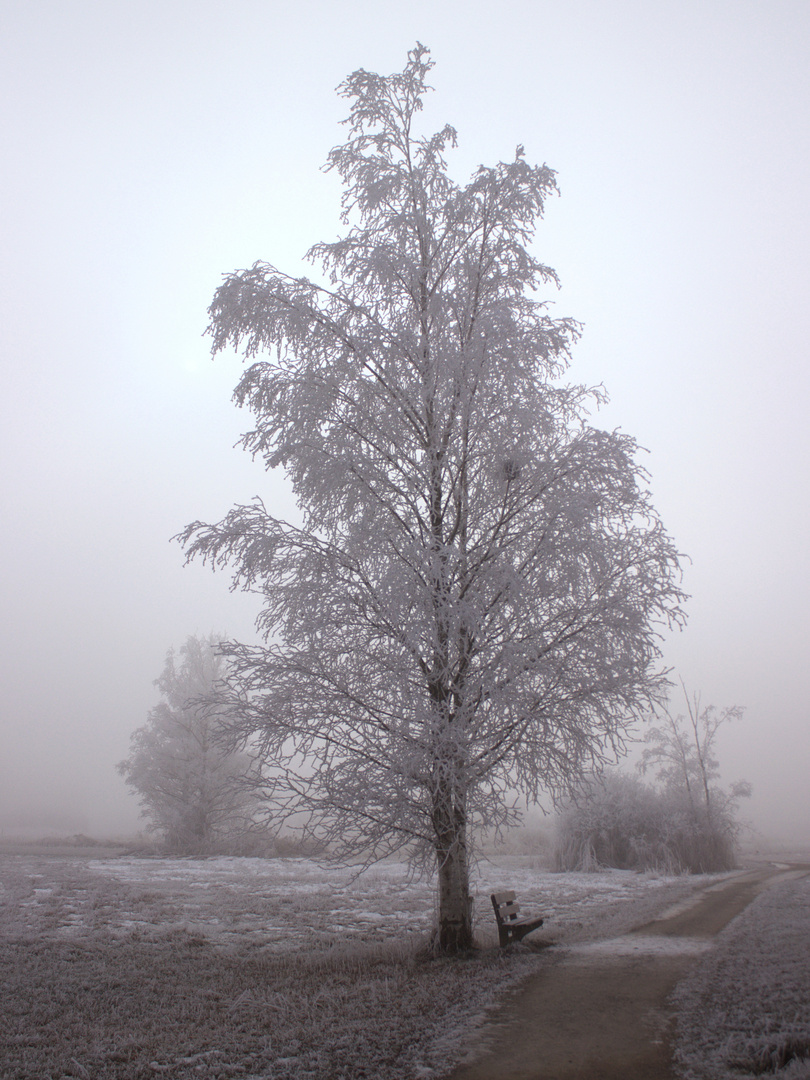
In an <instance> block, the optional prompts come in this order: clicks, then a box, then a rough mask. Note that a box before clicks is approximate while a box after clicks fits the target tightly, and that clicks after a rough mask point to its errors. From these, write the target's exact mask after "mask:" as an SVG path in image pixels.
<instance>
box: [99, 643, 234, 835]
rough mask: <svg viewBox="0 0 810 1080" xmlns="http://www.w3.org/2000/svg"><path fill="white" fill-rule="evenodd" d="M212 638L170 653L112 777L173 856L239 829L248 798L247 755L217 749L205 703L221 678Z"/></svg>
mask: <svg viewBox="0 0 810 1080" xmlns="http://www.w3.org/2000/svg"><path fill="white" fill-rule="evenodd" d="M225 671H226V660H225V658H224V656H223V655H222V654H221V652H220V651H219V639H218V638H216V637H213V636H212V637H209V638H203V639H201V638H197V637H189V638H188V639H187V641H186V643H185V645H183V646H182V647H181V649H180V656H179V662H178V658H177V657H176V656H175V653H174V651H173V650H170V651H169V653H168V655H167V657H166V664H165V666H164V668H163V672H162V674H161V676H160V678H158V679H156V680H155V686H157V687H158V689H159V690H160V693H161V696H162V698H163V700H162V701H160V702H159V704H157V705H156V706H155V707H154V708H153V709H151V710H150V711H149V718H148V721H147V723H146V724H145V725H144V726H143V727H141V728H138V729H137V731H134V732H133V734H132V738H131V743H130V753H129V757H128V758H126V760H124V761H122V762H121V763H120V764H119V765H118V771H119V772H120V773H121V774H122V775H123V776H124V777H125V778H126V782H127V784H128V785H129V786H130V787H131V788H132V789H133V790H134V791H135V792H137V794H138V796H139V797H140V800H141V805H142V807H143V809H142V815H143V816H144V817H145V818H147V819H148V821H149V828H150V829H152V830H154V831H156V832H160V833H161V834H162V835H163V836H164V838H165V840H166V843H167V844H168V846H169V847H170V848H171V849H172V850H174V851H184V852H200V851H205V850H208V849H209V848H210V847H211V845H212V844H215V843H216V842H217V841H221V840H222V839H223V838H224V837H227V836H232V835H233V834H234V833H235V832H238V831H240V830H242V829H244V827H245V824H246V821H247V820H248V808H249V806H250V804H251V802H252V800H253V795H252V794H250V793H249V792H248V790H247V789H246V787H245V785H244V784H243V779H244V778H245V776H246V774H247V773H248V771H249V768H250V758H249V757H248V756H247V755H246V754H242V753H234V752H232V751H228V750H226V749H224V748H223V746H222V744H221V742H219V741H218V740H217V738H216V734H217V732H216V728H217V723H218V718H217V716H216V714H215V713H214V712H212V710H211V708H210V707H209V706H207V705H206V704H205V702H204V700H203V699H204V698H205V695H209V694H211V692H212V691H213V690H214V688H215V687H216V686H217V685H218V683H219V681H220V680H221V679H222V678H223V677H224V675H225Z"/></svg>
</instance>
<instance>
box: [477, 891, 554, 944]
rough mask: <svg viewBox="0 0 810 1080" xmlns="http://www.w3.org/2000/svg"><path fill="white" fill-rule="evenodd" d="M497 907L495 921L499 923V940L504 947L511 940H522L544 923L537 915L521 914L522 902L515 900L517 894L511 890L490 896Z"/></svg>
mask: <svg viewBox="0 0 810 1080" xmlns="http://www.w3.org/2000/svg"><path fill="white" fill-rule="evenodd" d="M490 899H491V900H492V906H493V908H494V909H495V921H496V922H497V924H498V941H499V943H500V945H501V947H503V946H504V945H508V944H509V943H510V941H520V940H521V938H525V937H526V935H527V934H530V933H531V932H532V930H536V929H537V927H538V926H542V925H543V920H542V919H541V918H540V917H539V916H537V915H535V916H528V915H521V914H520V904H519V903H518V902H517V900H515V894H514V893H513V892H511V891H509V892H496V893H493V894H492V896H491V897H490Z"/></svg>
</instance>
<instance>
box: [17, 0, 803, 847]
mask: <svg viewBox="0 0 810 1080" xmlns="http://www.w3.org/2000/svg"><path fill="white" fill-rule="evenodd" d="M492 12H493V8H492V6H491V5H489V4H483V3H480V2H478V0H464V2H463V3H462V2H461V0H448V2H446V3H443V4H441V5H436V4H432V3H427V2H423V0H416V2H413V3H410V4H407V5H406V4H403V5H399V6H398V7H397V8H396V9H395V8H394V7H393V6H392V5H386V6H384V7H383V8H380V7H379V6H378V7H377V8H375V9H373V10H372V8H371V7H370V6H369V5H365V4H360V3H356V2H354V3H339V4H335V3H327V2H325V0H320V2H316V0H309V2H307V0H303V2H301V3H299V4H297V5H290V4H281V3H278V2H275V0H229V2H228V3H227V4H226V3H224V2H215V0H197V2H196V3H193V4H192V3H187V2H181V0H168V2H166V0H164V2H162V3H160V4H158V3H155V2H152V0H143V2H141V3H139V4H98V3H95V2H92V3H91V2H89V0H72V2H71V3H70V4H62V3H56V2H49V0H42V2H40V3H37V4H35V5H33V4H25V3H23V2H21V0H11V2H10V3H7V4H6V5H5V6H4V9H3V13H2V15H0V124H1V125H2V145H3V154H2V164H0V192H1V194H2V205H3V211H4V212H3V218H4V223H3V243H2V248H1V249H0V267H2V270H1V272H2V288H1V289H0V309H1V310H0V363H1V364H2V397H1V398H0V447H1V448H2V450H1V451H0V452H1V453H2V471H1V472H0V485H2V489H1V493H0V497H1V498H2V504H1V505H2V529H0V557H1V559H2V563H1V564H0V565H2V581H1V583H0V588H1V589H2V592H1V593H0V610H1V611H2V621H1V622H0V634H2V647H1V648H0V665H2V667H1V674H0V709H1V710H2V712H1V713H0V830H2V832H3V833H4V834H6V835H14V834H17V833H21V832H24V831H28V832H40V833H41V832H48V831H50V832H56V833H71V832H79V831H81V832H88V833H91V834H94V835H98V836H109V835H114V834H124V833H128V832H132V831H134V830H136V829H137V828H138V827H139V819H138V811H137V804H136V802H135V800H134V799H133V798H132V797H131V795H129V794H128V792H127V791H126V789H125V787H124V784H123V781H122V779H121V778H120V777H119V776H118V775H117V774H116V772H115V768H114V766H115V763H116V762H117V761H119V760H121V758H123V757H124V756H125V755H126V753H127V749H128V744H129V737H130V734H131V732H132V731H133V729H135V728H136V727H138V726H139V725H141V724H142V723H143V722H144V721H145V719H146V714H147V711H148V709H149V707H150V706H151V705H152V704H154V703H155V701H156V693H157V692H156V690H155V688H154V687H153V685H152V681H153V680H154V679H155V678H157V676H158V675H159V674H160V671H161V668H162V665H163V660H164V656H165V653H166V651H167V649H168V648H169V647H170V646H171V645H175V646H179V645H180V644H182V642H183V641H184V640H185V638H186V637H187V636H188V635H189V634H193V633H199V634H207V633H209V632H212V631H215V632H227V633H228V634H230V635H232V636H236V637H242V638H244V639H247V638H252V636H253V629H252V626H253V618H254V616H255V614H256V613H257V610H258V608H257V601H256V599H255V598H252V597H250V596H244V595H241V594H232V593H230V592H229V589H228V579H227V577H226V576H224V575H221V574H220V575H214V574H211V573H210V572H209V571H207V570H205V569H204V568H202V567H199V566H193V567H184V566H183V555H182V552H181V550H180V548H179V547H178V545H177V544H173V543H171V542H170V537H172V536H173V535H174V534H176V533H177V532H178V531H179V530H180V529H181V528H182V527H183V526H184V525H185V524H187V523H188V522H189V521H191V520H194V519H197V518H201V519H208V520H218V519H219V518H220V517H221V516H222V515H223V514H224V513H225V512H226V511H227V510H228V508H229V507H230V506H231V505H232V504H233V503H234V502H237V501H245V500H249V499H250V498H251V497H253V496H254V495H256V494H261V495H262V496H263V497H264V498H265V501H266V502H267V503H268V505H270V506H273V507H274V508H276V509H277V510H280V511H281V512H284V513H293V512H294V507H293V504H292V502H291V500H290V496H289V492H288V490H287V488H286V486H285V483H284V480H283V478H281V477H277V476H275V475H273V476H268V475H265V474H264V473H263V472H262V470H261V467H260V466H259V465H258V464H255V463H252V462H251V461H250V459H249V458H248V457H247V455H245V454H244V453H243V452H241V451H240V450H238V449H235V448H234V446H233V444H234V443H235V441H236V439H237V438H238V436H239V434H240V432H241V431H242V430H243V429H245V428H246V427H247V426H248V422H249V421H248V418H247V417H246V416H243V415H240V413H239V412H238V410H236V409H235V407H234V406H233V405H232V404H231V402H230V394H231V391H232V389H233V386H234V385H235V383H236V380H237V377H238V372H239V370H240V363H239V361H238V360H237V359H236V358H233V357H230V358H229V357H224V358H223V357H221V358H218V359H217V360H216V361H214V362H212V361H211V359H210V354H209V344H208V340H207V339H206V338H204V337H203V336H202V335H203V331H204V329H205V326H206V308H207V306H208V304H209V302H210V300H211V297H212V295H213V292H214V290H215V288H216V287H217V285H218V283H219V281H220V280H221V277H222V275H223V274H225V273H226V272H228V271H231V270H233V269H236V268H241V267H245V266H248V265H250V264H252V263H253V262H254V261H255V260H257V259H264V260H267V261H271V262H273V263H274V264H276V265H277V266H279V267H281V268H283V269H285V270H287V271H289V272H292V273H297V272H305V268H304V266H303V264H302V263H301V258H302V256H303V254H304V253H305V251H306V250H307V249H308V248H309V246H310V245H311V244H313V243H314V242H316V241H318V240H329V239H332V238H334V236H335V235H336V233H337V231H338V228H339V223H338V210H339V197H340V191H339V187H338V183H337V180H336V178H335V177H334V176H333V175H331V174H325V173H323V172H322V171H321V166H322V164H323V162H324V160H325V158H326V154H327V152H328V151H329V149H330V148H331V147H332V146H333V145H334V144H335V143H337V142H338V141H340V140H341V138H342V129H341V128H340V127H339V126H338V122H339V121H340V120H341V119H342V118H343V116H344V115H345V112H346V103H345V102H343V101H341V100H339V99H338V98H337V96H336V95H335V93H334V88H335V86H337V84H338V83H339V82H340V81H341V80H342V79H343V78H344V77H345V76H346V75H347V74H348V73H349V72H351V71H353V70H354V69H356V68H358V67H365V68H368V69H370V70H376V71H382V72H390V71H396V70H401V68H402V67H403V65H404V61H405V56H406V52H407V50H408V49H409V48H410V47H412V46H413V44H414V43H415V41H416V40H417V39H419V40H421V41H423V42H424V43H425V44H427V45H428V46H429V47H430V48H431V50H432V55H433V59H434V60H435V61H436V65H437V66H436V68H435V70H434V72H433V79H432V82H433V85H434V86H435V88H436V93H435V94H434V95H433V96H432V99H431V101H430V104H429V106H428V108H427V109H426V117H425V123H426V125H429V126H430V128H431V130H434V129H436V128H438V127H439V126H440V125H441V124H443V123H444V122H450V123H452V124H453V125H454V126H455V127H456V128H457V129H458V132H459V144H460V145H459V149H458V150H457V151H455V152H453V153H452V155H451V156H450V165H451V170H452V172H453V174H454V175H455V176H456V177H457V178H458V179H459V180H462V181H463V180H466V179H467V177H468V176H469V174H470V173H471V172H472V170H473V169H474V168H475V167H476V166H477V165H478V164H479V162H485V163H487V164H491V163H494V162H495V161H497V160H500V159H507V160H508V159H509V158H510V157H511V156H512V154H513V153H514V148H515V146H516V145H517V144H518V143H523V144H524V145H525V147H526V153H527V158H528V160H529V161H532V162H534V161H538V162H542V161H545V162H547V163H548V164H549V165H550V166H551V167H552V168H554V169H556V170H557V171H558V179H559V184H560V188H561V192H562V197H561V198H560V199H555V200H553V201H552V202H551V203H550V204H549V206H548V208H547V214H546V220H545V223H544V224H543V225H541V227H540V229H539V232H538V240H537V245H536V247H537V251H538V254H539V256H540V257H541V258H542V259H543V260H544V261H545V262H547V263H548V264H550V265H551V266H553V267H555V268H556V269H557V271H558V273H559V274H560V277H561V281H562V290H561V292H560V293H559V294H555V295H554V296H553V297H551V299H553V301H554V304H555V308H554V312H555V314H557V315H571V316H573V317H575V318H577V319H579V320H581V321H582V322H583V323H584V324H585V332H584V336H583V339H582V341H581V343H580V345H579V347H578V349H577V351H576V354H575V360H574V364H573V367H572V370H571V377H572V378H573V379H575V380H577V381H582V382H587V383H600V382H604V384H605V386H606V387H607V389H608V391H609V393H610V395H611V402H610V404H609V405H608V406H606V407H605V408H604V409H603V410H602V411H601V413H600V414H599V416H598V417H597V418H596V422H597V423H598V424H600V425H601V426H604V427H610V428H612V427H621V428H622V429H624V430H626V431H627V432H629V433H630V434H632V435H634V436H635V437H636V438H637V439H638V440H639V442H640V443H641V445H642V446H644V447H645V448H646V449H647V451H648V454H647V456H646V465H647V467H648V468H649V471H650V473H651V477H652V480H651V486H652V491H653V495H654V502H655V505H656V506H657V508H658V509H659V511H660V512H661V515H662V517H663V520H664V522H665V524H666V526H667V528H668V530H669V531H670V533H671V534H672V535H673V536H674V537H675V539H676V541H677V542H678V544H679V546H680V549H681V550H682V551H683V552H684V553H685V554H687V555H688V556H689V559H690V560H691V561H686V560H685V562H684V566H685V571H684V585H685V588H686V590H687V592H688V593H690V594H691V600H690V602H689V605H688V614H689V623H688V626H687V628H686V629H685V630H684V631H683V632H681V633H679V634H676V635H671V636H667V638H666V640H665V643H664V651H665V659H666V662H667V663H668V664H669V665H671V666H672V667H673V668H674V670H675V671H676V672H677V673H678V674H679V675H681V676H682V677H683V679H684V680H685V681H686V683H687V685H688V686H689V687H690V688H694V689H699V690H701V691H702V694H703V700H704V702H706V703H709V702H714V703H715V704H717V705H718V706H723V705H730V704H734V703H736V704H740V705H744V706H745V707H746V718H745V720H744V721H743V722H742V723H740V724H739V725H738V726H737V728H736V730H728V731H727V732H725V733H724V736H723V738H722V741H721V744H720V753H721V759H722V765H723V775H724V778H725V779H726V780H727V781H732V780H735V779H738V778H741V777H745V778H747V779H749V780H750V781H751V782H752V783H753V785H754V790H755V794H754V798H753V799H752V800H751V801H750V804H749V805H747V806H746V807H745V814H746V816H747V817H748V818H750V819H751V820H752V822H753V823H754V825H755V826H756V827H757V829H758V830H760V832H761V834H762V835H763V836H764V837H766V838H779V837H784V838H785V839H788V840H791V839H800V838H807V837H808V836H810V784H808V782H807V767H808V758H809V757H810V724H808V700H810V693H808V685H807V684H808V669H810V664H808V657H807V650H808V641H809V640H810V634H809V633H808V631H809V630H810V617H809V616H808V611H809V610H810V576H809V575H808V570H807V544H808V533H809V532H810V529H809V526H810V509H809V506H810V500H808V494H807V487H808V484H807V481H808V465H809V464H810V453H808V451H810V424H808V422H807V413H808V404H809V399H810V368H809V367H808V363H807V353H808V341H810V305H808V302H807V296H808V292H810V200H808V197H807V193H808V191H810V80H808V74H807V52H808V46H810V6H808V5H807V3H806V2H805V0H795V2H786V0H772V2H771V3H769V4H767V5H765V4H762V3H759V2H753V0H729V2H708V3H707V2H705V0H704V2H700V3H696V2H689V0H677V2H676V0H663V2H660V3H657V4H655V5H651V4H649V3H647V2H645V0H638V2H625V0H616V2H611V3H607V2H606V0H602V2H590V3H589V2H579V0H573V2H571V3H565V4H562V3H547V2H545V0H532V2H531V3H530V2H528V0H523V2H516V0H511V2H510V0H504V2H503V3H502V4H501V5H500V6H499V14H498V16H497V18H495V17H494V16H493V14H492Z"/></svg>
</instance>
